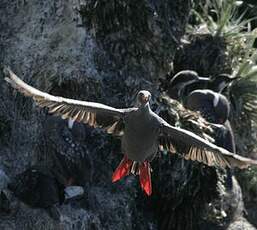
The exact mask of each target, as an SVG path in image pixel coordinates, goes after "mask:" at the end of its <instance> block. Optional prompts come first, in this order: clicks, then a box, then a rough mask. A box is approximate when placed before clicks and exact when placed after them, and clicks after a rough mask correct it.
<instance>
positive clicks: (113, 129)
mask: <svg viewBox="0 0 257 230" xmlns="http://www.w3.org/2000/svg"><path fill="white" fill-rule="evenodd" d="M4 72H5V73H6V74H7V76H8V77H6V78H5V80H6V81H7V82H8V83H10V84H11V85H12V87H13V88H15V89H17V90H18V91H19V92H21V93H22V94H24V95H25V96H29V97H32V98H33V100H34V101H35V102H36V103H37V105H39V106H40V107H47V108H48V109H49V113H53V114H55V115H59V116H61V117H62V118H63V119H69V118H70V119H72V120H74V121H77V122H83V123H85V124H88V125H90V126H93V127H100V128H104V129H106V131H107V132H108V133H113V134H115V135H122V131H123V119H122V118H123V117H124V116H125V114H126V113H128V112H130V111H132V110H135V109H136V108H130V109H116V108H113V107H110V106H107V105H104V104H100V103H95V102H88V101H79V100H73V99H68V98H63V97H57V96H53V95H50V94H48V93H45V92H42V91H40V90H38V89H36V88H34V87H32V86H30V85H28V84H26V83H25V82H24V81H22V80H21V79H20V78H18V77H17V76H16V75H15V74H14V73H13V72H12V71H11V70H10V69H8V68H5V69H4Z"/></svg>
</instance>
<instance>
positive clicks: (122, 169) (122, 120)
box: [4, 67, 257, 196]
mask: <svg viewBox="0 0 257 230" xmlns="http://www.w3.org/2000/svg"><path fill="white" fill-rule="evenodd" d="M4 73H5V75H6V77H5V80H6V81H7V82H8V83H9V84H11V86H12V87H13V88H15V89H16V90H18V91H19V92H21V93H22V94H24V95H25V96H29V97H32V99H33V100H34V101H35V102H36V104H37V105H38V106H39V107H46V108H48V112H49V113H53V114H55V115H59V116H61V117H62V118H63V119H72V120H74V121H77V122H83V123H85V124H88V125H90V126H92V127H99V128H102V129H104V130H106V131H107V133H110V134H114V135H117V136H121V149H122V153H123V154H124V157H123V159H122V160H121V162H120V164H119V166H118V167H117V168H116V170H115V171H114V173H113V175H112V182H116V181H118V180H120V179H121V178H123V177H124V176H127V175H129V174H130V173H132V174H134V175H138V176H139V181H140V185H141V188H142V190H143V191H144V192H145V193H146V194H147V195H148V196H150V195H151V194H152V183H151V166H150V162H151V161H152V160H153V159H154V157H155V156H156V154H157V152H158V149H159V147H160V144H161V141H160V140H161V138H166V140H168V144H167V145H165V146H162V147H163V148H168V151H170V152H172V153H178V152H176V151H174V150H176V144H177V143H178V144H183V146H185V147H189V151H188V152H185V153H183V154H181V155H182V156H183V157H184V158H185V159H187V160H193V161H198V162H202V163H204V164H206V165H208V166H219V167H224V168H225V167H232V166H237V167H239V168H245V167H248V166H250V165H257V161H256V160H253V159H250V158H246V157H242V156H240V155H237V154H234V153H231V152H229V151H227V150H226V149H223V148H221V147H218V146H216V145H215V144H213V143H211V142H209V141H207V140H205V139H203V138H201V137H199V136H198V135H196V134H194V133H193V132H190V131H188V130H185V129H182V128H180V127H175V126H172V125H170V124H169V123H167V122H166V121H165V120H164V119H162V118H161V117H160V116H159V115H157V114H156V113H155V112H153V111H152V110H151V107H150V100H151V93H150V92H149V91H147V90H140V91H139V92H138V93H137V97H136V98H137V103H136V106H134V107H131V108H122V109H117V108H114V107H111V106H107V105H105V104H101V103H96V102H89V101H80V100H74V99H69V98H64V97H58V96H53V95H51V94H48V93H46V92H43V91H40V90H38V89H36V88H34V87H32V86H30V85H28V84H26V83H25V82H24V81H22V80H21V79H20V78H19V77H18V76H16V75H15V74H14V73H13V72H12V71H11V70H10V69H9V68H8V67H5V68H4ZM186 149H187V148H186ZM178 154H179V153H178Z"/></svg>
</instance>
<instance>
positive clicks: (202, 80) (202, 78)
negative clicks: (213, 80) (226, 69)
mask: <svg viewBox="0 0 257 230" xmlns="http://www.w3.org/2000/svg"><path fill="white" fill-rule="evenodd" d="M198 81H201V82H206V83H208V82H209V81H210V78H208V77H198Z"/></svg>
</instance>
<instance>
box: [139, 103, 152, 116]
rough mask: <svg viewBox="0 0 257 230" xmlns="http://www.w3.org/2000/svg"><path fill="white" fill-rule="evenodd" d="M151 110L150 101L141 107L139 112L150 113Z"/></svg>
mask: <svg viewBox="0 0 257 230" xmlns="http://www.w3.org/2000/svg"><path fill="white" fill-rule="evenodd" d="M150 111H151V108H150V105H149V102H147V103H146V104H144V105H141V106H140V107H139V112H140V113H142V114H149V113H150Z"/></svg>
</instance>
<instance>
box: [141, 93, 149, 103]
mask: <svg viewBox="0 0 257 230" xmlns="http://www.w3.org/2000/svg"><path fill="white" fill-rule="evenodd" d="M148 100H149V96H145V95H144V96H142V102H143V103H144V104H146V103H147V102H148Z"/></svg>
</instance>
